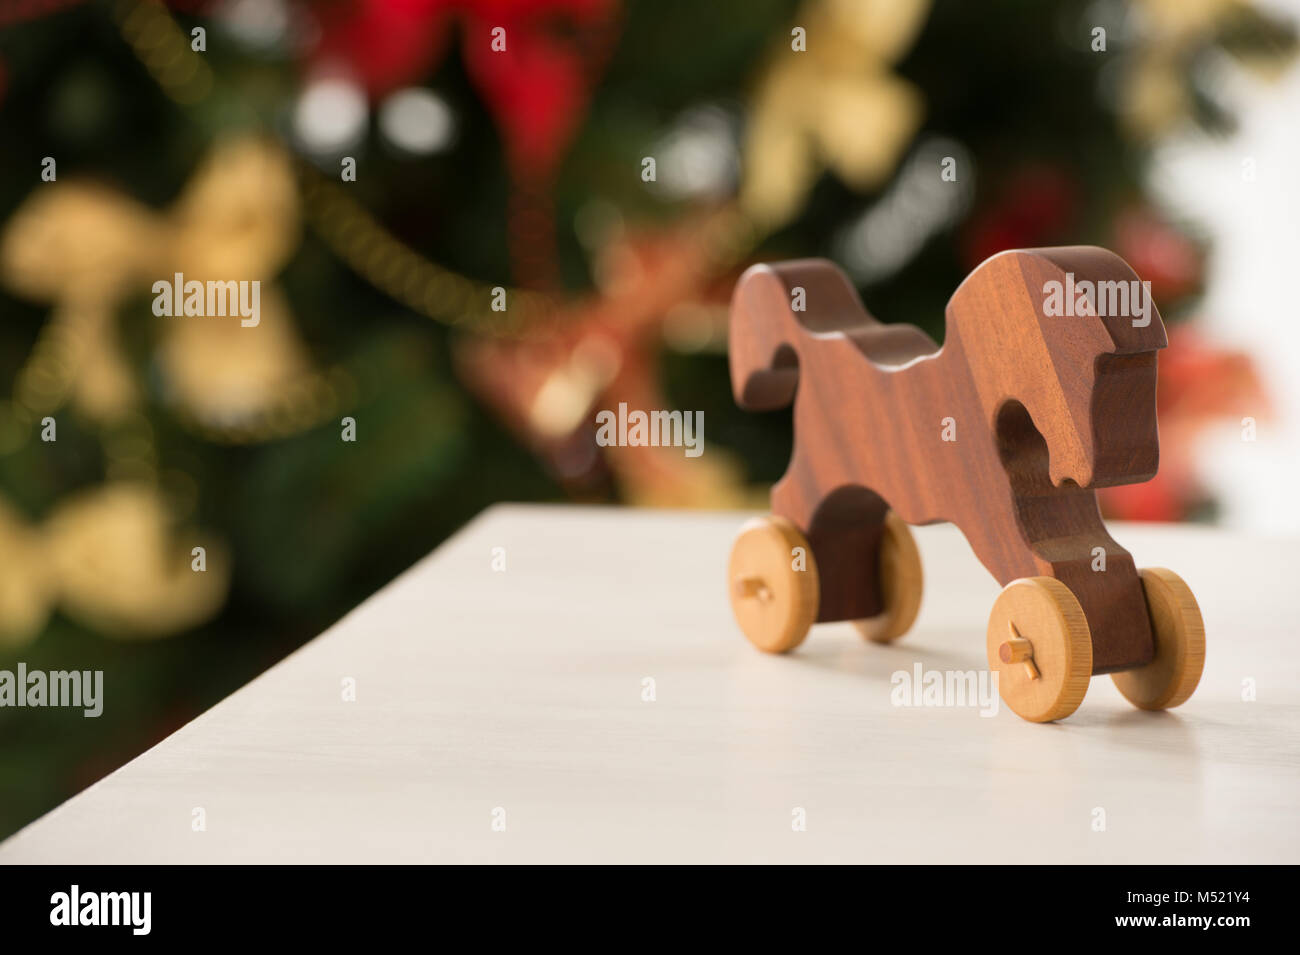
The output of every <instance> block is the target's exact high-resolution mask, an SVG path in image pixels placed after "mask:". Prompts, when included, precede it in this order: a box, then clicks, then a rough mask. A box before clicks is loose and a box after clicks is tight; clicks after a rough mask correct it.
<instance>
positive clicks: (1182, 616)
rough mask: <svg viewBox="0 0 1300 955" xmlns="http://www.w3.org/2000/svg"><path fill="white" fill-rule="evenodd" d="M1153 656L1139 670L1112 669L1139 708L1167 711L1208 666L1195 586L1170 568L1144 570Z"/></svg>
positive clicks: (1182, 700) (1182, 698) (1185, 695)
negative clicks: (1153, 657)
mask: <svg viewBox="0 0 1300 955" xmlns="http://www.w3.org/2000/svg"><path fill="white" fill-rule="evenodd" d="M1140 573H1141V576H1142V592H1143V594H1144V595H1145V596H1146V601H1147V613H1148V614H1149V615H1150V617H1151V636H1152V637H1153V638H1154V639H1155V642H1156V655H1155V659H1154V660H1152V661H1151V662H1150V663H1148V664H1147V665H1146V666H1143V667H1138V668H1137V669H1136V670H1124V671H1122V672H1120V673H1112V674H1111V677H1110V678H1111V679H1112V680H1113V681H1114V682H1115V685H1116V686H1117V687H1119V691H1120V692H1121V693H1123V694H1124V696H1125V697H1127V698H1128V701H1129V702H1130V703H1132V704H1133V705H1134V706H1136V707H1138V709H1143V710H1167V709H1170V708H1171V707H1174V706H1178V705H1179V704H1180V703H1186V702H1187V698H1188V697H1190V696H1191V695H1192V693H1193V692H1194V691H1195V690H1196V685H1197V684H1198V683H1200V682H1201V670H1202V669H1203V668H1204V666H1205V624H1204V622H1203V621H1202V620H1201V608H1200V607H1199V606H1197V604H1196V598H1195V597H1194V596H1193V595H1192V591H1191V588H1189V587H1188V586H1187V584H1185V583H1183V579H1182V578H1181V577H1179V576H1178V575H1177V574H1175V573H1174V572H1173V571H1172V570H1165V569H1164V568H1163V567H1147V568H1145V569H1144V570H1142V571H1140Z"/></svg>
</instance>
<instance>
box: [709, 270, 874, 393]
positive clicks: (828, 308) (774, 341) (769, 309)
mask: <svg viewBox="0 0 1300 955" xmlns="http://www.w3.org/2000/svg"><path fill="white" fill-rule="evenodd" d="M808 308H811V311H805V310H804V309H808ZM797 310H798V311H797ZM855 312H856V315H855ZM834 313H839V314H841V315H842V316H844V318H845V319H847V320H848V322H849V324H852V323H853V322H855V321H861V315H862V305H861V303H860V302H859V300H858V296H857V292H856V291H855V290H854V289H853V287H852V286H851V285H849V283H848V280H847V279H846V278H845V277H844V274H843V273H842V272H840V270H839V269H838V268H836V267H835V266H834V265H833V264H832V263H830V262H828V261H826V260H825V259H797V260H794V261H790V262H778V263H775V264H772V265H767V264H759V265H754V266H751V267H750V268H749V269H747V270H746V271H745V274H744V275H742V276H741V277H740V280H739V281H738V282H737V283H736V290H735V292H734V293H733V295H732V297H731V327H730V332H729V343H728V353H729V355H730V358H731V389H732V393H733V394H734V395H735V397H736V404H738V405H740V407H742V408H745V409H746V410H749V411H772V410H774V409H776V408H784V407H785V406H786V405H788V404H790V402H791V401H793V400H794V393H795V388H796V386H797V385H798V383H799V357H800V353H801V352H802V351H803V350H804V348H805V347H806V346H807V344H808V343H809V342H811V340H812V338H813V337H814V335H813V333H815V332H818V331H831V330H833V329H832V327H829V326H828V324H827V320H828V318H829V317H831V316H832V315H833V314H834Z"/></svg>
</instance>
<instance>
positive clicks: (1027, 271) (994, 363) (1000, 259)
mask: <svg viewBox="0 0 1300 955" xmlns="http://www.w3.org/2000/svg"><path fill="white" fill-rule="evenodd" d="M947 315H948V327H949V336H951V337H954V338H955V339H956V340H957V342H958V345H957V346H956V347H958V348H960V349H962V350H964V352H965V356H966V359H967V363H968V364H969V366H970V368H971V373H972V376H973V378H974V383H975V386H976V388H977V389H978V391H979V393H980V397H981V404H982V405H983V406H984V407H985V409H986V410H988V411H989V412H990V420H989V422H988V423H989V426H990V427H992V428H995V429H997V430H998V438H999V441H1000V442H1001V443H1002V446H1003V457H1004V460H1005V459H1007V458H1008V455H1009V454H1012V455H1014V453H1015V449H1014V448H1008V447H1007V445H1008V443H1009V442H1019V441H1034V442H1037V444H1038V446H1039V447H1041V446H1042V445H1043V444H1044V443H1045V446H1046V452H1047V462H1046V468H1047V472H1048V473H1047V475H1046V477H1048V478H1050V480H1051V482H1052V484H1054V485H1056V486H1058V487H1059V486H1061V485H1062V484H1064V483H1065V482H1067V481H1071V482H1073V483H1075V484H1077V485H1079V486H1080V487H1104V486H1107V485H1114V484H1132V483H1135V482H1139V481H1145V480H1148V479H1149V478H1151V477H1152V476H1154V475H1155V473H1156V469H1157V467H1158V466H1159V460H1160V450H1159V448H1160V445H1159V438H1158V433H1157V429H1156V395H1155V389H1156V352H1157V351H1158V350H1159V349H1161V348H1164V347H1165V345H1166V338H1165V329H1164V323H1163V322H1162V321H1161V319H1160V314H1159V313H1158V312H1157V311H1156V307H1155V303H1154V302H1153V301H1152V300H1151V296H1150V291H1149V287H1148V286H1147V285H1144V284H1143V283H1142V282H1141V281H1140V280H1139V279H1138V277H1137V275H1136V274H1135V273H1134V272H1133V270H1132V269H1131V268H1129V266H1128V264H1127V263H1126V262H1125V261H1124V260H1123V259H1121V258H1120V257H1119V256H1117V255H1115V254H1114V253H1112V252H1108V251H1106V250H1105V249H1100V248H1096V247H1093V246H1070V247H1066V248H1051V249H1024V250H1012V251H1007V252H1001V253H998V254H997V255H995V256H993V257H991V258H989V259H987V260H985V261H984V262H983V263H982V264H981V265H980V266H979V267H978V268H977V269H975V271H974V272H972V273H971V274H970V275H969V276H968V277H967V279H966V280H965V281H964V282H963V283H962V285H961V286H960V287H959V288H958V289H957V291H956V292H955V293H954V294H953V297H952V299H951V300H950V301H949V303H948V309H947ZM946 348H947V345H945V350H946ZM1026 413H1027V417H1028V419H1030V420H1031V421H1032V428H1027V427H1025V425H1024V420H1025V417H1026ZM1034 432H1036V434H1035V433H1034ZM1037 435H1041V439H1040V438H1039V437H1037Z"/></svg>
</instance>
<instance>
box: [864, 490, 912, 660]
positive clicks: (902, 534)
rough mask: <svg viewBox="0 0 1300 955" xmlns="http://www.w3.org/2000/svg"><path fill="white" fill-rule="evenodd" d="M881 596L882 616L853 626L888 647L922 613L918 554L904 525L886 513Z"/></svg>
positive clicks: (870, 638)
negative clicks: (887, 644) (883, 607)
mask: <svg viewBox="0 0 1300 955" xmlns="http://www.w3.org/2000/svg"><path fill="white" fill-rule="evenodd" d="M877 566H878V567H879V569H880V596H881V598H882V599H883V600H884V602H885V612H884V613H882V614H879V615H877V616H875V617H869V618H867V619H866V620H855V621H853V625H854V626H855V627H857V628H858V632H859V633H861V634H862V635H863V636H864V637H866V638H867V639H868V640H872V641H874V642H876V643H890V642H892V641H894V640H897V639H898V638H899V637H901V636H902V635H903V634H905V633H907V631H908V630H910V629H912V624H913V623H915V622H916V614H917V612H918V611H919V610H920V609H921V592H922V590H923V589H924V578H923V577H922V576H921V552H920V551H919V550H917V549H916V539H915V538H914V537H912V529H911V528H910V527H908V526H907V522H906V521H905V520H903V519H902V518H901V517H899V516H898V515H897V514H895V513H894V512H893V511H889V512H887V513H886V514H885V532H884V534H882V535H881V538H880V559H879V563H878V565H877Z"/></svg>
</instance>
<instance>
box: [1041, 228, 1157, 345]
mask: <svg viewBox="0 0 1300 955" xmlns="http://www.w3.org/2000/svg"><path fill="white" fill-rule="evenodd" d="M1019 254H1020V255H1022V256H1023V257H1024V259H1023V261H1022V263H1021V270H1022V271H1023V272H1024V274H1025V279H1026V281H1027V282H1029V284H1030V285H1031V286H1033V288H1031V291H1033V290H1034V289H1041V288H1042V287H1043V284H1042V282H1041V281H1039V280H1055V281H1058V282H1062V283H1064V282H1065V281H1066V277H1067V276H1069V277H1070V280H1071V284H1072V285H1074V286H1075V287H1077V285H1078V283H1079V282H1085V281H1086V282H1090V283H1091V284H1092V288H1093V289H1094V290H1095V291H1096V292H1097V297H1098V299H1099V300H1100V299H1103V298H1104V299H1107V300H1108V302H1109V304H1110V305H1111V307H1109V308H1102V309H1100V311H1101V312H1102V314H1101V315H1100V316H1099V318H1100V321H1101V325H1102V327H1103V328H1104V329H1105V330H1106V334H1107V335H1109V336H1110V340H1111V346H1112V347H1111V349H1110V351H1112V352H1113V353H1115V354H1118V355H1131V354H1137V353H1140V352H1149V351H1156V350H1158V349H1161V348H1164V347H1165V346H1166V345H1168V344H1169V339H1168V338H1167V337H1166V335H1165V323H1164V321H1163V320H1162V319H1161V318H1160V311H1159V310H1158V309H1157V308H1156V303H1155V299H1154V298H1152V296H1151V283H1149V282H1143V281H1142V280H1141V279H1140V278H1139V277H1138V274H1137V273H1136V272H1134V271H1133V269H1132V267H1131V266H1130V265H1129V264H1128V263H1127V262H1125V261H1124V260H1123V259H1122V258H1120V257H1119V256H1118V255H1116V254H1115V253H1114V252H1111V251H1110V250H1109V249H1103V248H1100V247H1098V246H1095V245H1071V246H1061V247H1058V248H1048V249H1028V250H1026V251H1025V252H1023V253H1019ZM1047 272H1054V273H1056V274H1055V275H1052V276H1050V278H1049V277H1047V276H1046V273H1047ZM1031 276H1033V277H1032V278H1031ZM1103 288H1104V289H1107V291H1108V294H1106V295H1103V294H1102V292H1101V290H1102V289H1103ZM1116 303H1118V305H1119V307H1114V306H1115V305H1116Z"/></svg>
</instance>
